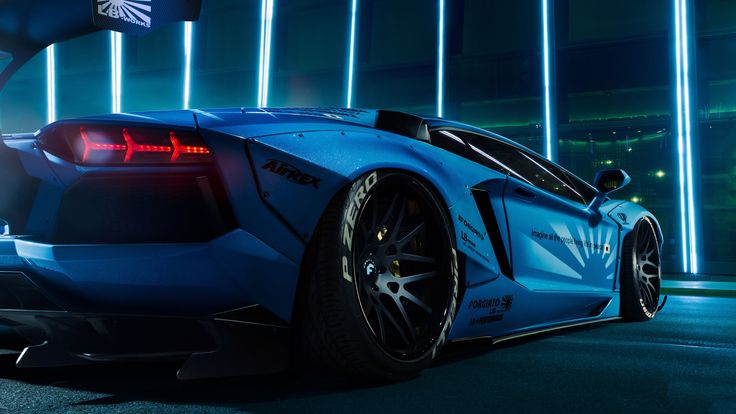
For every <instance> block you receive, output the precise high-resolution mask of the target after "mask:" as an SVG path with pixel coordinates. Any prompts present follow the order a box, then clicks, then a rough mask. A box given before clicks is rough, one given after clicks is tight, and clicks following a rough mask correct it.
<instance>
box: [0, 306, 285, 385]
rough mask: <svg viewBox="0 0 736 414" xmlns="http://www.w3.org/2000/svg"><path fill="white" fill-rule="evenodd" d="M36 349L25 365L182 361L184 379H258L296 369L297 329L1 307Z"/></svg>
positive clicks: (25, 355) (0, 316)
mask: <svg viewBox="0 0 736 414" xmlns="http://www.w3.org/2000/svg"><path fill="white" fill-rule="evenodd" d="M0 324H3V325H7V326H10V327H12V328H14V329H15V330H16V331H17V332H18V333H19V334H20V335H21V336H23V337H24V338H25V339H26V340H28V341H29V342H30V343H31V344H33V345H30V346H28V347H26V348H25V349H24V350H23V352H22V353H21V354H20V356H19V357H18V359H17V361H16V365H17V366H18V367H19V368H41V367H60V366H70V365H86V364H92V363H99V362H122V361H145V360H161V359H176V360H183V361H184V363H183V365H182V366H181V368H180V369H179V371H178V373H177V376H178V377H179V378H180V379H195V378H209V377H221V376H236V375H254V374H264V373H272V372H279V371H283V370H285V369H286V368H288V365H289V356H290V353H289V350H290V342H289V329H288V328H287V327H285V326H281V325H272V324H264V323H256V322H249V321H234V320H229V319H223V318H216V317H213V318H201V319H197V318H174V317H162V316H131V315H110V314H80V313H70V312H62V311H17V310H16V311H10V310H0Z"/></svg>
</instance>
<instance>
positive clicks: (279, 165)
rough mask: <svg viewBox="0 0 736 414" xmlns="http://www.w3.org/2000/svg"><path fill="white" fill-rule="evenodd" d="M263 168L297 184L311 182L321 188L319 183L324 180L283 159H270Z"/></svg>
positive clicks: (308, 183)
mask: <svg viewBox="0 0 736 414" xmlns="http://www.w3.org/2000/svg"><path fill="white" fill-rule="evenodd" d="M261 168H263V169H264V170H268V171H271V172H272V173H274V174H277V175H280V176H282V177H284V178H286V179H287V180H289V181H291V182H292V183H295V184H301V185H310V184H311V185H312V187H314V188H319V183H320V182H321V181H322V179H321V178H317V177H315V176H313V175H309V174H307V173H304V172H302V171H301V170H299V169H298V168H296V167H294V166H293V165H291V164H287V163H285V162H283V161H277V160H268V161H267V162H266V163H265V164H263V165H262V166H261Z"/></svg>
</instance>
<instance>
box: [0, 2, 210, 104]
mask: <svg viewBox="0 0 736 414" xmlns="http://www.w3.org/2000/svg"><path fill="white" fill-rule="evenodd" d="M200 9H201V0H119V1H114V0H0V68H2V67H3V66H4V69H3V70H2V73H0V90H2V88H3V86H5V84H6V83H7V82H8V80H9V79H10V77H11V76H12V75H13V74H14V73H15V72H16V71H17V70H18V69H20V68H21V67H22V66H23V65H24V64H25V63H26V62H27V61H28V60H29V59H31V58H32V57H33V56H34V55H35V54H36V53H38V52H39V51H41V50H43V49H44V48H46V47H47V46H48V45H51V44H54V43H58V42H62V41H65V40H69V39H72V38H75V37H79V36H83V35H86V34H88V33H92V32H95V31H98V30H102V29H108V30H114V31H117V32H121V33H126V34H133V35H144V34H146V33H148V32H150V31H152V30H154V29H156V28H157V27H159V26H162V25H165V24H167V23H171V22H176V21H188V20H189V21H191V20H197V19H198V18H199V13H200ZM3 61H4V62H3Z"/></svg>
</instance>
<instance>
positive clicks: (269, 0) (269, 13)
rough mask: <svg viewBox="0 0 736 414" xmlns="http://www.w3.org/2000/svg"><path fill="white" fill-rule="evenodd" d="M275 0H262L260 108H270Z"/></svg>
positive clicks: (259, 73) (259, 74)
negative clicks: (269, 95) (269, 92)
mask: <svg viewBox="0 0 736 414" xmlns="http://www.w3.org/2000/svg"><path fill="white" fill-rule="evenodd" d="M274 1H275V0H261V53H260V59H259V64H258V107H259V108H263V107H266V106H268V87H269V78H270V75H271V32H272V28H273V8H274Z"/></svg>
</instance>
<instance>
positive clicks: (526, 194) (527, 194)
mask: <svg viewBox="0 0 736 414" xmlns="http://www.w3.org/2000/svg"><path fill="white" fill-rule="evenodd" d="M514 194H516V195H517V196H520V197H523V198H526V199H529V200H531V199H534V198H536V197H537V194H536V193H535V192H533V191H529V190H527V189H526V188H523V187H516V189H515V190H514Z"/></svg>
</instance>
